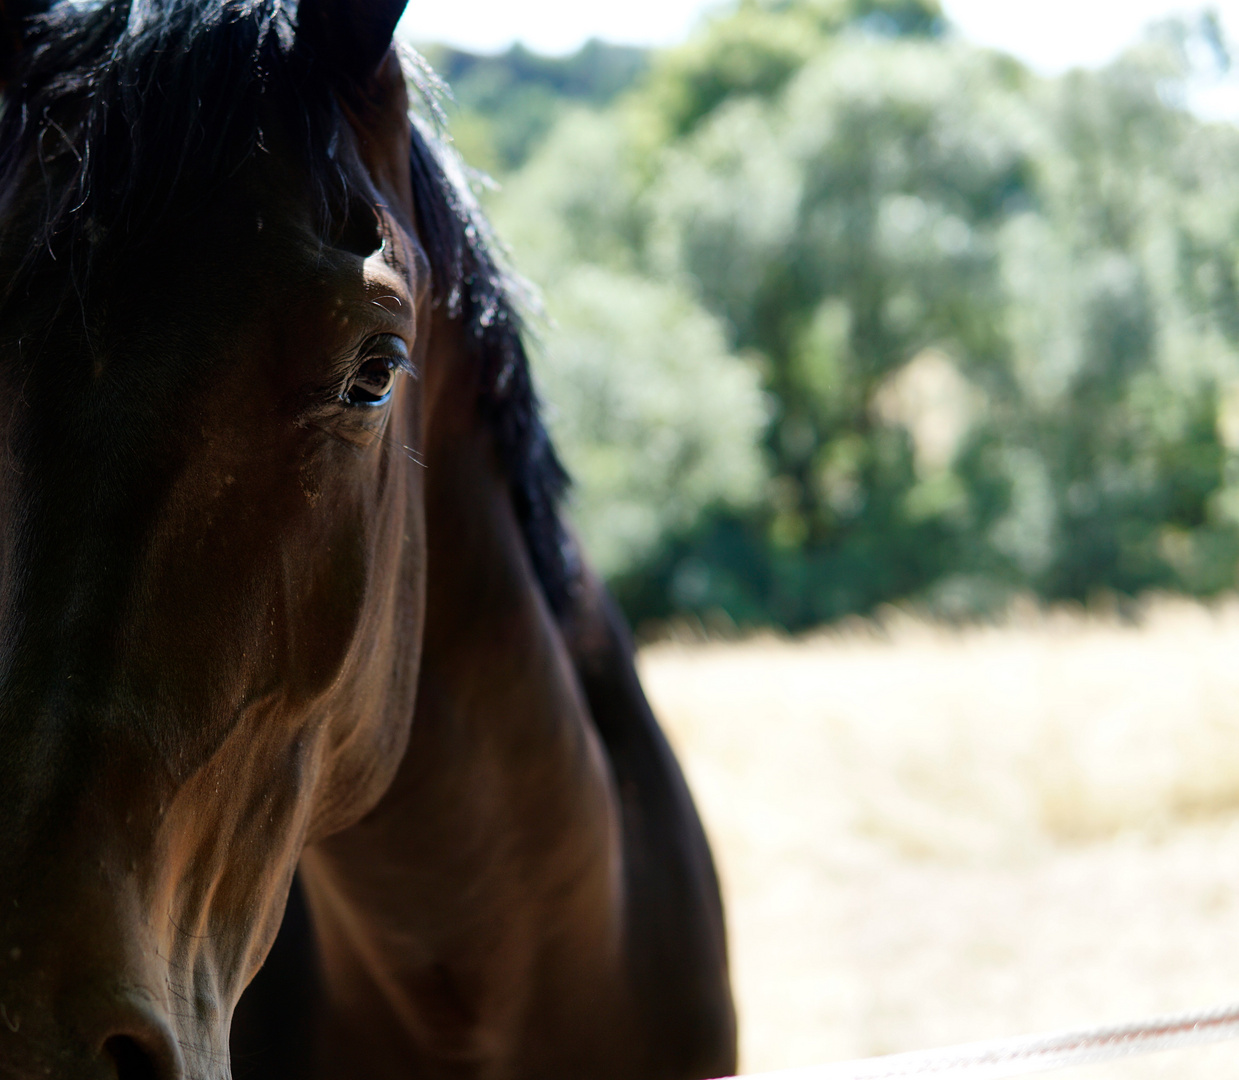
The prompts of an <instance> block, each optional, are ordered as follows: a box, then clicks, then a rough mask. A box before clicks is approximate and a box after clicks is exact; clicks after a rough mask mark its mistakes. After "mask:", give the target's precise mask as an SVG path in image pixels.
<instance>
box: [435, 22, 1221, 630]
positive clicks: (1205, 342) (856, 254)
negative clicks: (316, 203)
mask: <svg viewBox="0 0 1239 1080" xmlns="http://www.w3.org/2000/svg"><path fill="white" fill-rule="evenodd" d="M427 53H428V55H429V57H430V59H431V61H432V62H433V63H435V65H436V67H437V68H438V69H439V70H440V71H441V72H442V73H443V74H444V75H445V77H446V78H447V80H448V82H449V83H450V84H451V86H452V88H453V91H454V94H455V105H454V106H453V107H452V108H451V110H450V113H451V128H450V130H451V131H452V133H453V136H454V138H455V140H456V144H457V146H458V148H459V150H460V151H461V153H462V154H463V155H464V157H465V159H466V160H467V161H469V162H470V163H471V164H473V165H474V166H475V167H477V168H478V169H480V170H483V171H484V172H486V173H487V174H489V175H490V176H491V177H493V178H495V179H496V180H497V181H498V187H497V188H496V189H494V190H492V191H490V192H489V193H488V194H487V195H486V201H487V203H488V207H489V209H490V211H491V215H492V217H493V219H494V221H495V223H496V226H497V228H498V231H499V234H500V235H501V236H502V237H504V239H505V241H506V242H507V243H508V244H510V245H511V249H512V254H513V259H514V262H515V265H516V266H517V267H518V268H519V269H520V270H521V271H522V272H524V273H526V274H527V275H528V276H530V277H531V278H532V279H533V280H534V281H536V282H537V283H538V285H539V286H540V287H541V288H542V290H543V293H544V297H545V314H546V320H545V322H544V323H543V324H542V325H541V326H540V327H539V330H540V334H539V336H540V340H541V342H542V346H543V348H542V350H541V356H540V361H539V373H540V378H541V383H542V387H543V393H544V396H545V397H546V398H547V400H548V402H549V403H550V405H551V407H552V418H553V423H554V426H555V430H556V434H557V435H558V439H559V443H560V445H561V448H562V450H563V453H564V456H565V458H566V459H567V462H568V465H569V467H570V468H571V470H572V471H573V473H574V474H575V476H576V477H577V480H578V484H577V489H576V502H575V505H574V516H575V518H576V520H577V522H578V524H579V527H580V529H581V531H582V533H583V535H584V537H585V541H586V544H587V546H588V548H589V549H590V550H591V552H592V553H593V557H594V559H595V561H596V562H597V563H598V564H599V566H600V568H601V569H602V571H603V572H604V573H605V574H606V575H607V577H608V578H609V580H610V581H611V582H612V584H613V586H614V588H615V589H616V591H617V592H618V594H619V596H620V598H621V600H622V602H623V603H624V604H625V606H626V607H627V609H628V611H629V613H630V614H631V616H632V617H633V618H634V620H636V621H637V622H638V623H639V624H641V623H647V622H649V621H650V620H658V619H667V618H671V617H683V616H691V617H696V618H700V619H703V620H706V621H709V622H711V623H713V624H718V623H725V622H729V623H734V624H737V625H740V626H753V625H774V626H779V627H785V628H789V629H802V628H805V627H809V626H813V625H816V624H819V623H821V622H824V621H829V620H834V619H838V618H839V617H841V616H844V615H847V614H852V613H866V612H871V611H872V610H874V609H875V607H877V606H878V605H880V604H884V603H890V602H892V601H911V602H914V603H917V604H920V605H922V606H923V607H924V608H925V609H926V610H929V611H931V612H935V613H940V614H944V615H948V616H952V617H954V616H960V615H976V614H985V613H987V612H992V611H996V610H1000V609H1001V608H1003V607H1004V606H1005V605H1006V604H1007V603H1008V602H1009V601H1010V599H1011V597H1012V596H1013V595H1015V594H1017V593H1023V592H1031V593H1033V594H1035V595H1037V596H1040V597H1043V598H1046V599H1047V600H1061V599H1074V600H1084V599H1087V598H1088V597H1089V596H1090V595H1093V594H1096V593H1098V592H1102V591H1104V592H1109V593H1113V594H1114V595H1116V596H1119V597H1132V596H1138V595H1140V594H1142V593H1144V592H1147V591H1149V590H1163V591H1165V590H1169V591H1175V592H1185V593H1189V594H1191V595H1196V596H1212V595H1216V594H1218V593H1219V592H1222V591H1224V590H1227V589H1230V588H1232V587H1233V586H1234V584H1235V577H1236V565H1237V563H1239V486H1237V485H1239V267H1237V266H1236V251H1237V248H1236V243H1235V242H1236V239H1237V238H1239V184H1237V183H1236V180H1235V177H1236V176H1237V175H1239V131H1237V130H1236V128H1235V127H1234V126H1233V125H1231V124H1228V123H1220V122H1208V121H1206V120H1203V119H1201V118H1199V117H1198V116H1197V115H1195V114H1194V113H1193V112H1191V111H1189V110H1188V109H1187V108H1186V107H1185V103H1186V101H1187V98H1188V95H1189V92H1190V90H1191V87H1192V86H1194V85H1196V84H1197V83H1199V82H1200V81H1201V80H1207V79H1208V78H1209V77H1210V76H1211V75H1213V74H1216V73H1220V72H1224V71H1225V70H1226V69H1228V67H1229V64H1230V57H1229V52H1228V49H1227V45H1226V42H1225V40H1224V38H1223V36H1222V34H1221V31H1220V27H1219V24H1218V23H1217V21H1216V19H1214V18H1212V17H1211V16H1209V15H1207V14H1204V15H1200V16H1196V17H1193V18H1192V19H1190V20H1177V21H1169V22H1163V23H1161V24H1159V25H1156V26H1153V27H1151V28H1150V29H1149V30H1148V31H1147V33H1146V35H1145V36H1144V38H1143V39H1142V40H1141V41H1140V42H1139V43H1138V44H1137V45H1135V46H1134V47H1133V48H1131V49H1130V50H1128V51H1127V52H1126V53H1125V54H1124V55H1123V56H1121V57H1120V58H1119V59H1118V60H1117V61H1115V62H1114V63H1112V64H1111V65H1109V66H1107V67H1105V68H1103V69H1100V70H1097V71H1082V70H1081V71H1073V72H1070V73H1068V74H1066V75H1063V76H1058V77H1046V76H1039V75H1036V74H1034V73H1032V72H1031V71H1029V70H1028V69H1026V68H1024V67H1022V66H1021V65H1020V64H1019V63H1017V62H1015V61H1013V60H1012V59H1010V58H1009V57H1006V56H1004V55H1002V54H1000V53H996V52H993V51H990V50H986V49H983V48H980V47H977V46H973V45H970V44H968V43H967V42H965V41H963V40H961V39H959V38H958V37H957V36H955V35H952V34H951V33H949V27H948V23H947V22H946V20H945V18H944V17H943V16H942V14H941V12H940V11H939V9H938V8H937V6H936V4H935V3H934V2H933V0H790V2H782V3H768V4H766V3H756V2H749V3H744V4H741V5H740V6H739V7H738V8H734V9H731V10H723V11H720V12H719V13H718V14H716V16H715V17H714V18H713V19H711V20H709V21H708V22H706V23H705V24H704V25H703V26H702V27H701V29H700V30H699V31H698V32H696V33H695V34H694V36H692V37H691V38H690V39H689V41H688V42H687V43H686V44H684V45H683V46H680V47H676V48H672V49H668V50H662V51H658V52H646V51H642V50H638V49H635V48H616V47H609V46H606V45H603V44H600V43H597V42H595V43H592V44H590V45H589V46H587V47H586V48H584V49H583V50H581V51H580V52H578V53H576V54H573V55H570V56H567V57H560V58H546V57H539V56H536V55H534V54H531V53H528V52H526V51H524V50H523V49H521V48H519V47H517V48H514V49H512V50H511V51H509V52H507V53H505V54H502V55H500V56H498V57H477V56H473V55H470V54H465V53H461V52H458V51H452V50H448V49H444V48H433V47H431V48H428V49H427Z"/></svg>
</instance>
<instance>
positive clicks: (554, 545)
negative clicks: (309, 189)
mask: <svg viewBox="0 0 1239 1080" xmlns="http://www.w3.org/2000/svg"><path fill="white" fill-rule="evenodd" d="M295 27H296V9H295V6H292V7H290V5H289V4H287V3H286V2H285V0H99V2H96V3H69V2H63V0H62V2H61V3H59V4H57V5H56V6H55V7H53V8H51V9H50V10H49V11H47V12H46V13H45V14H43V15H40V16H37V17H36V18H34V19H33V20H32V21H31V23H30V26H29V29H28V32H27V34H26V35H25V41H26V43H27V47H26V48H25V49H24V50H23V53H22V55H21V58H20V60H19V62H18V63H17V65H16V67H15V69H14V71H13V72H12V75H11V79H10V82H9V85H8V87H7V89H6V91H5V104H4V110H3V115H0V206H2V207H3V215H4V217H6V218H8V219H9V220H10V221H13V220H19V221H21V222H22V223H23V228H21V229H14V228H12V227H10V228H9V229H7V230H5V232H4V233H3V234H0V264H2V265H3V267H4V269H5V273H6V277H7V280H6V282H5V284H4V289H3V290H2V291H0V300H12V299H14V297H15V296H17V295H20V294H21V293H22V292H23V290H24V293H25V296H26V298H28V297H29V296H31V295H33V293H34V292H35V291H36V290H35V289H34V288H33V286H35V284H36V283H37V292H38V294H39V296H40V297H42V296H44V294H46V293H47V292H48V291H49V288H54V287H55V286H59V289H60V291H61V292H62V293H63V294H64V295H66V296H67V295H75V296H76V297H77V298H78V299H79V300H81V299H82V298H84V297H87V296H89V294H90V291H91V286H92V281H93V279H94V278H95V277H96V275H97V274H99V273H102V272H104V271H101V270H100V269H99V268H101V267H104V268H106V267H109V266H110V265H112V260H111V259H110V258H109V254H110V252H112V251H118V250H126V251H132V250H134V249H136V248H140V247H141V246H142V245H144V244H146V243H147V242H150V241H152V240H153V239H155V238H156V237H158V236H160V235H166V230H167V227H168V224H169V220H170V219H175V218H176V217H177V215H190V214H192V213H193V212H194V207H196V206H200V205H202V203H203V201H204V200H206V199H209V198H211V197H212V194H213V192H214V191H215V190H217V189H218V187H219V186H220V185H221V184H222V182H223V181H225V180H226V179H227V178H228V177H230V176H231V175H233V174H234V173H235V172H236V170H238V169H239V168H240V167H241V166H242V165H243V164H244V163H245V161H246V160H247V159H248V158H249V157H250V156H251V155H253V154H254V153H256V152H258V151H260V150H261V149H262V148H263V123H264V119H265V118H266V119H269V118H270V117H272V115H273V114H274V116H275V117H277V118H278V119H279V121H280V122H281V124H282V126H283V127H284V128H285V129H286V130H287V132H288V133H289V134H291V137H292V138H293V140H294V142H295V143H296V144H299V145H300V146H301V148H302V152H303V155H304V159H305V163H306V165H307V166H308V168H309V171H310V179H311V183H312V184H313V185H314V189H315V191H316V194H317V197H318V200H319V203H320V206H321V218H322V227H323V231H324V235H326V234H327V232H328V230H329V229H330V228H331V225H332V222H333V221H339V220H340V219H341V217H342V216H345V215H347V211H348V207H349V204H350V201H352V200H354V199H356V198H357V196H358V194H359V189H360V187H361V185H359V184H358V183H357V178H356V176H355V173H354V169H355V165H354V164H352V163H351V160H350V158H349V156H348V155H347V154H346V153H345V152H344V147H345V146H346V144H347V135H346V121H345V120H344V119H343V116H342V113H341V111H340V109H339V107H338V105H337V103H336V101H335V99H334V97H333V95H332V94H331V92H330V90H329V88H328V85H329V84H328V80H327V79H325V78H323V77H321V76H320V75H319V73H318V72H316V70H315V65H314V60H313V57H310V56H305V55H303V51H302V50H299V49H297V48H294V38H295V33H294V31H295ZM412 77H413V81H414V82H415V84H416V85H417V86H418V89H420V90H421V91H422V95H423V98H424V99H425V100H427V101H430V100H431V99H432V97H433V93H434V87H433V85H432V83H433V80H432V78H431V77H429V76H428V74H427V73H426V71H425V70H419V71H414V72H413V74H412ZM457 172H458V170H455V169H454V167H453V159H452V158H451V155H450V152H449V151H446V150H445V149H444V148H443V147H442V146H441V145H440V144H439V143H438V141H437V140H436V139H435V138H434V136H433V135H432V134H431V133H430V132H429V130H427V129H425V127H424V125H422V124H420V123H416V122H415V124H414V132H413V153H412V174H413V184H414V200H415V204H416V211H417V224H418V230H419V233H420V239H421V241H422V244H423V245H424V247H425V249H426V252H427V255H428V257H429V260H430V263H431V270H432V285H433V291H434V298H435V302H436V303H438V304H442V305H445V306H446V307H447V309H448V310H449V312H450V314H451V316H452V317H453V318H458V319H459V320H460V322H461V324H462V327H463V330H464V332H465V333H466V335H467V337H468V341H469V343H470V346H469V347H470V348H471V350H472V351H473V353H474V355H475V357H476V359H477V361H478V362H479V363H480V364H481V365H482V371H483V381H482V387H483V389H482V395H481V401H480V403H479V405H480V408H481V410H482V414H483V417H484V419H485V421H486V423H487V424H488V425H489V426H490V428H491V429H492V431H493V432H494V436H495V439H496V443H497V445H498V450H499V453H500V456H501V458H502V460H503V463H504V466H505V468H506V470H507V474H508V478H509V483H510V487H511V492H512V498H513V501H514V504H515V507H516V511H517V515H518V518H519V520H520V524H521V528H522V531H523V533H524V537H525V541H526V544H527V547H528V550H529V553H530V557H531V559H532V562H533V565H534V567H535V570H536V572H537V575H538V578H539V580H540V582H541V584H542V587H543V589H544V591H545V594H546V596H547V599H548V601H549V602H550V605H551V607H552V608H553V609H554V610H555V611H556V613H562V612H563V611H564V609H565V607H566V605H567V603H568V601H569V599H570V596H571V592H572V588H573V583H574V581H575V578H576V572H577V568H576V565H575V559H574V556H573V553H572V552H573V549H572V545H571V543H570V541H569V539H568V537H567V534H566V531H565V529H564V527H563V525H562V522H561V519H560V515H559V503H560V500H561V498H562V495H563V492H564V490H565V487H566V485H567V477H566V474H565V472H564V470H563V468H562V466H561V465H560V463H559V460H558V458H557V457H556V455H555V451H554V449H553V447H552V446H551V442H550V439H549V437H548V435H547V432H546V429H545V427H544V425H543V423H542V420H541V417H540V413H539V407H538V401H537V396H536V394H535V393H534V389H533V384H532V379H531V375H530V370H529V362H528V356H527V353H526V350H525V347H524V342H523V338H522V333H523V331H522V325H521V319H520V316H519V311H518V302H517V298H516V290H515V289H514V288H513V285H512V282H511V280H510V279H509V278H508V277H506V276H505V275H504V274H503V273H502V272H501V271H500V269H499V267H498V263H497V261H496V259H495V258H494V256H493V254H492V252H491V250H490V246H489V244H488V236H489V233H488V230H487V228H486V226H485V222H484V221H483V219H482V216H481V214H480V212H479V211H478V209H477V207H476V204H475V203H474V200H473V199H472V197H471V195H470V193H469V190H468V186H467V184H466V183H464V181H463V180H462V179H460V178H459V177H458V176H456V173H457ZM15 248H16V250H14V249H15Z"/></svg>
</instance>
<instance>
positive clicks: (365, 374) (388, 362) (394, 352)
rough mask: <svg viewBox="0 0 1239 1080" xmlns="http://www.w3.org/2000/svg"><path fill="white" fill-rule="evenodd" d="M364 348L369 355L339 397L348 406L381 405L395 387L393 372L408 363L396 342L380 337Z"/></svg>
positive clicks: (387, 337)
mask: <svg viewBox="0 0 1239 1080" xmlns="http://www.w3.org/2000/svg"><path fill="white" fill-rule="evenodd" d="M368 348H370V349H371V352H370V355H369V356H367V357H366V358H365V359H364V360H363V361H362V362H361V366H360V367H359V368H358V369H357V373H356V374H355V375H354V376H353V378H352V381H351V382H350V383H349V384H348V386H347V387H345V390H344V393H342V394H341V395H340V397H341V398H343V400H344V401H346V402H347V403H348V404H349V405H382V404H384V402H386V401H387V399H388V398H389V397H391V392H392V388H393V387H394V386H395V385H396V372H397V371H398V370H399V369H400V368H401V367H403V366H405V365H406V364H407V363H408V349H407V347H406V346H405V344H404V342H403V341H402V340H401V339H400V338H397V337H393V336H392V335H389V334H384V335H382V337H380V338H377V339H376V340H375V341H373V342H371V343H369V345H368Z"/></svg>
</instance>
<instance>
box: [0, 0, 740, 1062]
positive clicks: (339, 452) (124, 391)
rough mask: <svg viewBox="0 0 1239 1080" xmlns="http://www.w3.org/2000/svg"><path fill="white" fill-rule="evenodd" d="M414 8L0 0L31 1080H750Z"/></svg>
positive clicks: (367, 1)
mask: <svg viewBox="0 0 1239 1080" xmlns="http://www.w3.org/2000/svg"><path fill="white" fill-rule="evenodd" d="M402 6H403V5H402V2H401V0H302V3H301V9H300V11H299V12H298V11H296V10H291V11H290V10H289V9H288V8H286V7H285V6H284V4H283V2H282V0H101V2H96V3H86V4H81V3H73V4H68V3H66V4H61V5H58V6H55V7H51V8H50V9H49V8H44V9H42V10H34V9H30V10H23V9H21V8H20V6H19V0H7V3H6V4H5V6H4V11H3V26H2V27H0V31H2V32H0V78H2V79H3V81H4V86H5V89H4V108H3V114H2V116H0V1077H2V1078H3V1080H42V1078H44V1077H51V1078H53V1080H79V1078H94V1077H111V1078H117V1080H173V1078H194V1080H208V1078H212V1080H218V1078H223V1077H227V1076H228V1075H229V1073H230V1070H234V1071H235V1073H236V1075H237V1076H238V1078H239V1080H244V1078H246V1077H255V1078H264V1077H288V1078H298V1080H312V1078H315V1077H325V1078H331V1080H351V1078H354V1077H356V1078H362V1080H384V1078H387V1077H402V1078H420V1077H427V1078H433V1077H447V1076H450V1077H461V1078H465V1077H479V1078H483V1077H485V1078H509V1077H510V1078H518V1077H531V1078H533V1077H537V1078H540V1080H555V1078H560V1077H572V1078H592V1077H598V1078H606V1077H616V1078H618V1077H627V1078H631V1080H662V1078H666V1080H672V1078H679V1080H692V1078H694V1077H704V1076H712V1075H719V1074H723V1073H728V1072H730V1071H732V1070H733V1065H734V1022H733V1014H732V1009H731V1002H730V996H729V992H728V985H727V963H726V952H725V947H724V940H723V925H722V915H721V910H720V904H719V898H718V890H717V885H716V882H715V877H714V871H713V868H712V865H711V861H710V855H709V851H708V849H707V847H706V843H705V840H704V837H703V835H702V832H701V828H700V825H699V823H698V821H697V818H696V815H695V813H694V810H693V807H692V803H691V801H690V799H689V795H688V792H687V790H686V788H685V786H684V783H683V780H682V778H681V776H680V773H679V770H678V768H677V766H676V764H675V761H674V759H673V758H672V756H671V753H670V751H669V750H668V748H667V745H666V743H665V742H664V741H663V738H662V736H661V734H660V733H659V730H658V727H657V725H656V724H655V722H654V719H653V717H652V715H651V714H650V711H649V708H648V706H647V705H646V702H645V699H644V697H643V695H642V692H641V688H640V685H639V683H638V681H637V678H636V675H635V672H634V669H633V663H632V646H631V644H630V642H629V639H628V636H627V633H626V631H625V629H624V626H623V622H622V619H621V618H620V616H619V615H618V614H617V612H616V611H615V609H614V606H613V605H612V604H611V602H610V601H609V599H608V598H607V596H606V594H605V592H604V591H603V589H602V588H601V586H600V585H599V584H598V582H597V581H596V580H595V579H594V578H593V577H591V576H590V574H589V573H588V572H587V571H586V570H584V569H583V568H582V567H581V566H580V565H579V562H578V560H577V558H576V557H575V555H574V548H573V545H572V543H571V541H570V538H569V537H568V535H567V534H566V532H565V530H564V528H563V526H562V525H561V522H560V517H559V513H558V508H557V504H558V499H559V496H560V493H561V490H562V488H563V483H564V481H563V474H562V471H561V469H560V467H559V465H558V463H557V461H556V458H555V455H554V452H553V450H552V449H551V447H550V445H549V442H548V440H547V437H546V434H545V431H544V429H543V427H542V424H541V422H540V420H539V417H538V412H537V407H536V401H535V398H534V395H533V391H532V389H531V386H530V375H529V371H528V367H527V363H526V356H525V352H524V349H523V347H522V342H521V334H520V326H519V324H518V320H517V318H516V315H515V312H514V310H513V304H512V302H511V299H510V296H509V289H508V287H507V285H506V283H505V280H504V279H503V277H502V275H501V274H500V273H499V272H498V271H497V270H496V267H495V264H494V262H493V260H492V259H491V257H490V256H489V254H488V251H487V247H486V243H485V232H484V229H483V228H482V224H481V222H480V220H479V219H478V218H477V216H476V214H475V213H474V212H473V210H472V209H471V205H472V204H471V203H470V201H469V198H468V195H467V192H466V191H465V190H464V189H463V188H462V187H460V186H459V185H458V184H457V183H456V182H455V181H454V179H453V175H454V174H453V172H452V168H451V165H450V160H449V158H448V157H447V156H446V155H445V154H444V152H443V151H442V150H441V149H440V148H439V147H438V146H437V144H436V143H435V141H434V139H433V138H432V137H431V136H430V135H429V134H428V133H427V131H426V130H425V129H424V128H423V127H422V126H421V125H420V124H418V125H414V124H411V123H410V120H409V118H408V101H407V99H406V92H405V85H406V82H405V77H404V74H403V73H402V71H401V68H400V65H399V63H398V62H397V60H396V59H395V57H394V55H393V53H392V52H391V51H389V45H390V39H391V33H392V29H393V27H394V25H395V22H396V19H397V18H398V17H399V14H400V8H401V7H402ZM290 890H291V901H290ZM286 908H287V915H286ZM281 923H283V924H284V925H283V930H281ZM277 932H278V941H277ZM273 943H274V948H273ZM269 953H270V958H269V960H268V954H269ZM265 960H266V961H267V963H266V966H265V967H264V961H265ZM260 969H262V970H261V971H260ZM255 976H257V978H256V977H255ZM251 980H252V985H250V984H251ZM247 985H249V986H250V988H249V990H248V991H247V990H246V987H247ZM243 992H244V994H243ZM234 1012H235V1022H234ZM230 1030H231V1048H230Z"/></svg>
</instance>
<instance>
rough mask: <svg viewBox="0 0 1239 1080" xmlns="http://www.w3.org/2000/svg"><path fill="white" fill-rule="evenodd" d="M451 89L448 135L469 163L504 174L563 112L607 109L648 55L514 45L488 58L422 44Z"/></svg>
mask: <svg viewBox="0 0 1239 1080" xmlns="http://www.w3.org/2000/svg"><path fill="white" fill-rule="evenodd" d="M422 53H423V54H424V55H425V57H426V59H427V60H429V61H430V63H431V64H432V65H433V66H434V69H435V70H436V71H437V72H438V73H439V74H440V75H441V76H442V77H443V78H444V79H445V80H446V81H447V83H448V85H449V86H450V87H451V89H452V97H453V99H454V102H455V104H454V105H453V106H452V107H451V108H450V112H451V114H452V132H453V134H454V136H455V138H456V140H457V142H458V144H459V146H460V149H461V151H462V153H464V155H465V157H466V158H467V159H469V160H470V161H471V162H472V163H473V164H475V165H477V166H479V167H481V168H484V169H487V170H489V171H491V172H494V173H504V172H507V171H509V170H511V169H514V168H516V167H517V166H519V165H520V164H522V163H523V162H524V161H525V159H526V158H527V157H528V156H529V154H530V152H531V151H532V149H533V148H534V147H535V146H536V145H537V144H538V143H539V142H540V141H541V140H542V138H543V136H545V135H546V133H547V132H548V131H549V130H550V129H551V126H552V125H553V124H554V122H555V119H556V118H557V117H558V116H559V114H560V113H561V112H562V111H563V109H564V108H565V107H566V106H569V105H573V104H576V105H590V106H595V107H601V106H604V105H607V104H608V103H610V102H611V101H612V100H613V99H614V98H615V97H616V96H617V95H618V94H620V93H621V92H622V91H624V90H625V89H627V88H628V87H629V86H631V85H632V83H633V81H634V80H635V79H636V78H637V77H638V76H639V75H640V74H641V73H642V72H644V71H645V70H646V68H647V67H648V65H649V53H648V50H645V49H640V48H635V47H633V46H625V45H608V44H605V43H604V42H601V41H590V42H589V43H587V44H586V45H584V46H582V47H581V48H580V49H578V50H577V51H576V52H575V53H572V54H571V55H569V56H541V55H539V54H538V53H535V52H530V51H529V50H528V49H526V48H525V47H524V46H523V45H513V46H512V47H511V48H510V49H508V51H507V52H504V53H500V54H498V55H494V56H485V55H478V54H476V53H469V52H463V51H461V50H459V49H453V48H449V47H447V46H444V45H426V46H423V47H422Z"/></svg>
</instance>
